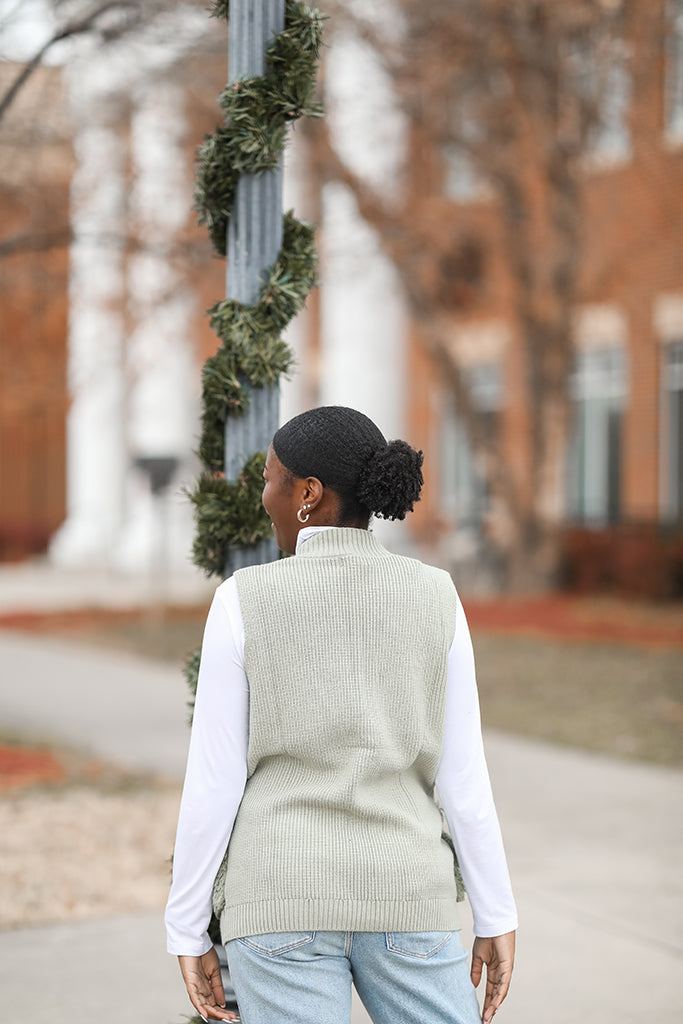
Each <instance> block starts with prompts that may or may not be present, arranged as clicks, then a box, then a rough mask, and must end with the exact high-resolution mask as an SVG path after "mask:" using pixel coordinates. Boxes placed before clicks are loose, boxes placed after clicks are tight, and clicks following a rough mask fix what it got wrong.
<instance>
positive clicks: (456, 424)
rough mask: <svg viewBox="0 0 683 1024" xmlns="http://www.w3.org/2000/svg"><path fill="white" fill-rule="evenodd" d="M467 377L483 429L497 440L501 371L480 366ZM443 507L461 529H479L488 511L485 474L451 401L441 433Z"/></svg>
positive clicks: (476, 366) (466, 375)
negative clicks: (478, 463)
mask: <svg viewBox="0 0 683 1024" xmlns="http://www.w3.org/2000/svg"><path fill="white" fill-rule="evenodd" d="M464 376H465V379H466V383H467V385H468V388H469V391H470V395H471V397H472V404H473V406H474V408H475V409H476V410H477V413H478V415H479V416H480V417H481V420H482V422H483V424H484V429H485V430H486V431H487V432H488V434H489V437H491V438H492V439H494V440H495V439H496V438H498V437H499V433H500V408H501V404H502V391H503V388H502V374H501V369H500V367H499V366H498V365H497V364H495V363H480V364H477V365H475V366H471V367H469V368H468V369H467V370H466V371H464ZM441 505H442V508H443V509H444V511H445V512H446V513H447V514H448V515H450V516H452V517H453V518H454V519H455V520H456V524H457V527H458V529H461V528H467V527H476V526H478V524H479V523H480V522H481V520H482V518H483V517H484V515H485V513H486V511H487V508H488V492H487V487H486V481H485V478H484V474H483V472H482V470H481V468H480V467H479V466H478V465H477V460H476V458H475V455H474V453H473V451H472V447H471V445H470V442H469V439H468V436H467V430H466V428H465V425H464V423H463V422H462V420H461V418H460V417H459V416H458V413H457V409H456V406H455V401H454V400H452V399H451V401H450V403H449V407H448V409H447V411H446V414H445V416H444V418H443V422H442V430H441Z"/></svg>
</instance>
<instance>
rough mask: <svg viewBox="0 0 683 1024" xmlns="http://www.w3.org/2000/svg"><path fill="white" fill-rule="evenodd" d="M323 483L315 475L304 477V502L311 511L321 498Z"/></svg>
mask: <svg viewBox="0 0 683 1024" xmlns="http://www.w3.org/2000/svg"><path fill="white" fill-rule="evenodd" d="M323 490H324V488H323V485H322V484H321V482H320V480H318V478H317V477H316V476H309V477H306V487H305V490H304V499H303V500H304V502H305V504H307V505H308V506H309V507H310V509H311V511H312V512H313V511H314V510H315V509H316V508H317V507H318V505H319V504H320V502H321V501H322V499H323Z"/></svg>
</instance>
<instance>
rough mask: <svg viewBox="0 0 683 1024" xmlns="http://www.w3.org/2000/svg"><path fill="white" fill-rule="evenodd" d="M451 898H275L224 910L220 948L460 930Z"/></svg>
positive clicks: (456, 907)
mask: <svg viewBox="0 0 683 1024" xmlns="http://www.w3.org/2000/svg"><path fill="white" fill-rule="evenodd" d="M460 927H461V923H460V911H459V910H458V902H457V899H456V897H455V896H453V897H444V898H440V899H439V898H435V899H425V898H424V897H422V898H418V899H416V900H400V899H397V900H376V901H375V900H373V901H370V900H357V899H353V900H343V899H337V900H335V899H279V900H263V901H261V902H250V903H242V904H239V905H237V906H232V907H226V908H225V910H224V911H223V913H222V914H221V938H222V940H223V942H224V943H226V942H230V941H231V939H239V938H244V937H245V936H248V935H263V934H266V933H268V932H285V931H286V932H292V931H295V932H298V931H343V932H347V931H353V932H422V931H434V932H441V931H459V930H460Z"/></svg>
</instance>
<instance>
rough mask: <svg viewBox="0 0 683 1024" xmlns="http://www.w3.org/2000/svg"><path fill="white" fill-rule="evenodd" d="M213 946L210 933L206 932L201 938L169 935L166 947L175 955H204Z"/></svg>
mask: <svg viewBox="0 0 683 1024" xmlns="http://www.w3.org/2000/svg"><path fill="white" fill-rule="evenodd" d="M212 947H213V942H212V941H211V939H210V938H209V933H208V932H205V933H204V935H203V936H202V937H201V938H200V939H187V938H186V939H184V938H182V936H180V937H176V936H174V937H173V938H171V937H170V936H169V938H168V942H167V944H166V949H167V951H168V952H169V953H171V954H172V955H173V956H204V954H205V953H208V952H209V950H210V949H212Z"/></svg>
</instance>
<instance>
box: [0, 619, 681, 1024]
mask: <svg viewBox="0 0 683 1024" xmlns="http://www.w3.org/2000/svg"><path fill="white" fill-rule="evenodd" d="M0 666H1V669H0V671H1V677H0V722H1V723H2V728H3V730H4V731H7V730H12V731H14V732H16V733H17V734H22V735H26V736H34V737H35V736H40V737H44V738H52V739H55V740H60V741H65V742H67V743H70V744H76V745H78V746H80V747H81V748H84V749H89V750H91V751H92V752H94V753H97V754H100V755H102V756H105V757H107V758H111V759H113V760H116V761H118V762H120V763H121V764H122V765H128V766H130V767H134V768H146V769H151V770H155V771H158V772H159V773H161V774H164V775H167V776H169V777H172V778H178V779H179V778H180V776H181V774H182V769H183V762H184V757H185V750H186V747H187V738H188V737H187V729H186V726H185V715H186V712H185V690H184V683H183V682H182V679H181V677H180V673H179V672H178V671H176V670H175V669H173V668H169V667H167V666H159V665H158V664H156V663H153V662H149V661H146V660H144V659H141V658H136V657H133V656H130V655H124V654H119V653H110V652H104V651H102V650H99V649H90V648H83V647H79V646H77V645H73V644H70V643H66V642H60V641H58V640H54V639H51V638H46V637H36V636H27V635H21V634H18V633H17V634H13V633H9V632H2V631H0ZM487 750H488V757H489V764H490V768H491V774H492V778H493V782H494V789H495V792H496V797H497V802H498V808H499V812H500V816H501V820H502V823H503V831H504V834H505V837H506V845H507V848H508V855H509V862H510V868H511V872H512V875H513V881H514V884H515V891H516V895H517V899H518V903H519V911H520V920H521V928H520V932H519V938H518V961H517V968H516V972H515V978H514V984H513V991H512V993H511V995H510V998H509V1000H508V1002H507V1003H506V1005H505V1007H504V1009H503V1010H501V1012H500V1014H499V1015H498V1020H499V1021H500V1022H501V1024H506V1022H507V1024H535V1022H539V1024H541V1022H543V1024H545V1022H548V1021H550V1022H551V1024H612V1022H614V1024H617V1022H618V1024H643V1022H644V1021H650V1020H655V1019H657V1018H659V1017H661V1018H663V1019H664V1018H666V1019H669V1020H675V1019H677V1015H678V1005H679V989H680V977H681V972H682V969H683V889H682V887H681V884H680V869H681V863H683V813H681V811H682V809H683V808H682V804H683V800H682V797H683V773H680V772H674V771H668V770H664V769H660V768H655V767H647V766H638V765H631V764H626V763H621V762H616V761H612V760H610V759H607V758H603V757H599V756H595V755H589V754H582V753H578V752H573V751H567V750H560V749H557V748H554V747H551V746H546V745H544V744H540V743H532V742H528V741H523V740H520V739H517V738H514V737H510V736H507V735H503V734H498V733H493V734H490V735H488V736H487ZM466 937H467V930H465V938H466ZM188 1012H189V1008H188V1004H187V1003H186V1001H185V999H184V995H183V988H182V985H181V982H180V979H179V976H178V975H177V974H176V967H175V963H174V961H173V959H172V958H171V957H169V956H167V954H166V953H165V952H164V939H163V929H162V924H161V917H160V915H149V914H143V915H136V916H132V917H131V916H129V917H125V918H114V919H109V920H102V921H92V922H83V923H74V924H68V925H67V924H63V925H58V926H55V927H47V928H36V929H27V930H23V931H12V932H5V933H4V934H3V933H0V1020H1V1021H2V1022H3V1024H24V1021H25V1020H26V1019H29V1020H31V1022H32V1024H47V1022H48V1021H50V1022H51V1024H86V1022H87V1024H90V1022H92V1021H95V1020H97V1021H98V1022H99V1024H122V1022H126V1024H128V1022H130V1024H180V1022H181V1021H182V1020H183V1019H184V1018H183V1014H186V1013H188ZM354 1014H355V1016H354V1024H362V1022H364V1021H367V1017H366V1016H365V1014H364V1013H363V1012H362V1010H360V1009H359V1008H356V1010H355V1011H354ZM273 1024H277V1022H276V1021H274V1022H273ZM416 1024H419V1022H416Z"/></svg>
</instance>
